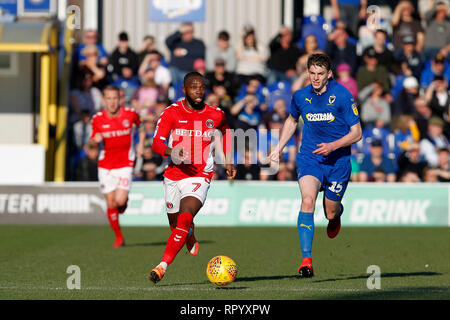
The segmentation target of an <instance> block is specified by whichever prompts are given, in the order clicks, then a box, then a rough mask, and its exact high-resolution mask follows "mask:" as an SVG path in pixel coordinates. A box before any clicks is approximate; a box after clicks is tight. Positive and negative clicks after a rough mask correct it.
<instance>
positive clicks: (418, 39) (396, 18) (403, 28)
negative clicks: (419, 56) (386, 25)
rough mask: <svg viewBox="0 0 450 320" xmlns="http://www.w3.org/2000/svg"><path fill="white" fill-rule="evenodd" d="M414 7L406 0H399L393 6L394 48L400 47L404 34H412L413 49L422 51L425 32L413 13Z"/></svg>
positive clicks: (398, 48)
mask: <svg viewBox="0 0 450 320" xmlns="http://www.w3.org/2000/svg"><path fill="white" fill-rule="evenodd" d="M414 11H415V9H414V6H413V5H412V3H411V2H410V1H408V0H401V1H400V2H399V3H398V5H397V6H396V7H395V10H394V12H393V14H392V19H391V24H392V27H393V44H394V48H395V49H396V50H400V49H401V47H402V41H403V38H404V37H405V36H413V37H414V43H415V50H416V51H417V52H419V53H421V52H422V50H423V46H424V43H425V32H424V30H423V28H422V25H421V22H420V20H418V19H416V18H415V17H414V15H413V13H414Z"/></svg>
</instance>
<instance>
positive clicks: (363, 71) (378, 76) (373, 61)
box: [356, 49, 390, 94]
mask: <svg viewBox="0 0 450 320" xmlns="http://www.w3.org/2000/svg"><path fill="white" fill-rule="evenodd" d="M364 62H365V65H363V66H361V67H360V68H359V70H358V73H357V74H356V82H357V84H358V91H359V92H361V90H364V88H365V87H367V86H369V85H372V83H373V82H374V81H380V82H381V84H382V86H383V90H384V92H385V93H386V94H388V93H389V90H390V84H389V74H388V71H387V70H386V68H385V67H384V66H380V65H379V64H378V60H377V57H376V52H375V50H374V49H370V50H367V52H366V54H365V56H364Z"/></svg>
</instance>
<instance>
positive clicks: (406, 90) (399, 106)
mask: <svg viewBox="0 0 450 320" xmlns="http://www.w3.org/2000/svg"><path fill="white" fill-rule="evenodd" d="M418 95H419V81H417V79H416V78H415V77H413V76H409V77H406V78H405V79H404V80H403V89H402V90H401V91H400V94H399V95H398V96H397V98H396V99H395V100H394V103H393V105H392V115H393V116H399V115H402V114H413V113H414V110H415V109H414V100H415V99H416V98H417V97H418Z"/></svg>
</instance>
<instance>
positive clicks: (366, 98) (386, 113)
mask: <svg viewBox="0 0 450 320" xmlns="http://www.w3.org/2000/svg"><path fill="white" fill-rule="evenodd" d="M384 94H385V92H384V90H383V84H382V83H381V81H378V80H375V81H374V82H372V84H371V85H368V86H366V87H365V88H364V89H363V90H362V91H361V92H360V93H359V102H360V105H361V122H362V123H363V125H364V126H367V125H369V126H372V125H373V124H374V123H375V121H376V120H378V119H380V120H382V121H383V122H384V123H390V122H391V106H390V104H389V103H388V102H387V101H386V99H384V98H383V96H384Z"/></svg>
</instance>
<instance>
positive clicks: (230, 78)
mask: <svg viewBox="0 0 450 320" xmlns="http://www.w3.org/2000/svg"><path fill="white" fill-rule="evenodd" d="M205 80H206V86H207V88H208V89H209V90H210V91H213V88H214V86H217V85H223V87H224V88H225V89H226V92H227V95H228V96H230V98H231V99H234V97H235V96H236V92H237V90H238V80H237V78H236V75H235V74H234V73H231V72H228V71H227V70H226V62H225V60H224V59H223V58H220V57H219V58H217V59H216V60H215V63H214V69H213V70H212V71H210V72H207V73H206V76H205Z"/></svg>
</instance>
